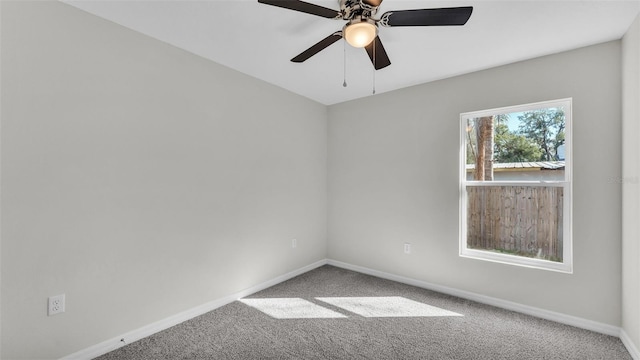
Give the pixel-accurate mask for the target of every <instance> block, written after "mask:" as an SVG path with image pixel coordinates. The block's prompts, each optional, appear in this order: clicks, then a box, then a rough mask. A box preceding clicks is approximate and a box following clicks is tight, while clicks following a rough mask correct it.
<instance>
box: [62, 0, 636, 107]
mask: <svg viewBox="0 0 640 360" xmlns="http://www.w3.org/2000/svg"><path fill="white" fill-rule="evenodd" d="M64 2H65V3H68V4H70V5H72V6H75V7H77V8H80V9H83V10H85V11H87V12H89V13H92V14H95V15H98V16H100V17H103V18H105V19H108V20H110V21H113V22H115V23H117V24H120V25H123V26H125V27H128V28H130V29H133V30H136V31H138V32H141V33H143V34H146V35H148V36H150V37H153V38H156V39H158V40H161V41H164V42H166V43H169V44H172V45H174V46H177V47H179V48H182V49H185V50H187V51H190V52H192V53H194V54H197V55H200V56H203V57H205V58H209V59H211V60H213V61H215V62H217V63H220V64H223V65H225V66H228V67H230V68H233V69H235V70H238V71H240V72H242V73H245V74H248V75H251V76H253V77H256V78H259V79H262V80H264V81H267V82H269V83H272V84H275V85H278V86H280V87H283V88H285V89H288V90H289V91H292V92H294V93H297V94H300V95H303V96H305V97H308V98H310V99H313V100H316V101H318V102H320V103H323V104H326V105H330V104H335V103H339V102H343V101H347V100H351V99H356V98H360V97H365V96H370V95H371V94H372V89H373V84H374V79H375V88H376V93H382V92H386V91H391V90H395V89H399V88H403V87H407V86H411V85H416V84H420V83H424V82H429V81H433V80H437V79H442V78H446V77H451V76H455V75H460V74H464V73H469V72H473V71H477V70H481V69H486V68H490V67H494V66H498V65H503V64H507V63H512V62H515V61H520V60H525V59H530V58H534V57H538V56H542V55H547V54H552V53H556V52H560V51H565V50H569V49H575V48H578V47H582V46H587V45H592V44H596V43H600V42H604V41H609V40H615V39H620V38H621V37H622V36H623V35H624V33H625V32H626V30H627V29H628V28H629V26H630V25H631V23H632V22H633V21H634V19H635V17H636V16H637V15H638V13H639V12H640V0H623V1H617V0H607V1H578V0H571V1H557V0H553V1H515V0H510V1H507V0H503V1H486V0H480V1H479V0H468V1H459V0H448V1H432V0H422V1H404V0H385V1H384V2H383V3H382V5H381V6H380V10H379V13H378V15H381V14H382V13H384V12H386V11H389V10H404V9H422V8H438V7H456V6H469V5H471V6H473V7H474V10H473V14H472V15H471V18H470V19H469V21H468V22H467V24H466V25H465V26H451V27H394V28H384V27H381V28H380V33H379V36H380V39H381V40H382V42H383V44H384V46H385V49H386V50H387V53H388V55H389V58H390V59H391V66H389V67H387V68H384V69H381V70H379V71H376V72H375V76H374V71H373V67H372V66H371V62H370V60H369V58H368V56H367V55H366V52H365V51H364V50H363V49H355V48H351V47H350V46H349V45H346V46H344V45H343V42H342V41H339V42H337V43H335V44H333V45H331V46H329V47H328V48H327V49H325V50H323V51H322V52H320V53H318V54H317V55H315V56H313V57H312V58H310V59H309V60H307V61H306V62H304V63H300V64H297V63H292V62H290V61H289V60H290V59H291V58H292V57H294V56H296V55H298V54H299V53H300V52H302V51H303V50H305V49H307V48H308V47H309V46H311V45H313V44H315V43H316V42H318V41H319V40H321V39H323V38H324V37H326V36H328V35H329V34H331V33H333V32H335V31H337V30H339V29H341V27H342V26H343V25H344V23H345V21H338V20H331V19H325V18H321V17H317V16H314V15H309V14H305V13H301V12H296V11H291V10H288V9H283V8H278V7H274V6H269V5H264V4H259V3H258V1H257V0H233V1H225V0H207V1H202V0H201V1H188V0H171V1H149V0H147V1H122V0H117V1H116V0H66V1H64ZM307 2H312V3H314V4H318V5H322V6H325V7H328V8H333V9H336V10H337V9H339V6H338V1H337V0H322V1H320V0H308V1H307ZM345 54H346V79H347V84H348V86H347V87H346V88H345V87H343V86H342V83H343V77H344V64H345Z"/></svg>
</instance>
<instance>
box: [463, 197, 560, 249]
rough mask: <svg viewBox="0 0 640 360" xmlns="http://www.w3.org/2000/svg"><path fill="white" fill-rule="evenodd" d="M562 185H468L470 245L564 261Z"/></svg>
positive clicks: (468, 235) (468, 232)
mask: <svg viewBox="0 0 640 360" xmlns="http://www.w3.org/2000/svg"><path fill="white" fill-rule="evenodd" d="M562 197H563V188H562V187H545V186H467V247H469V248H471V249H481V250H493V251H499V252H504V253H510V254H516V255H521V256H529V257H536V258H542V259H546V260H551V261H562V232H563V230H562V213H563V209H562V204H563V201H562Z"/></svg>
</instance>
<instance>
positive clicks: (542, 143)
mask: <svg viewBox="0 0 640 360" xmlns="http://www.w3.org/2000/svg"><path fill="white" fill-rule="evenodd" d="M518 120H520V126H519V128H518V133H519V134H520V135H523V136H524V137H526V138H527V139H529V140H531V141H532V142H533V143H535V144H536V145H537V146H538V147H539V148H540V152H541V155H540V158H539V159H538V160H541V161H552V160H557V153H558V147H559V146H560V145H562V144H564V129H565V122H564V111H562V110H561V109H540V110H534V111H527V112H524V113H523V114H522V115H520V116H518Z"/></svg>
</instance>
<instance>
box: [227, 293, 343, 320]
mask: <svg viewBox="0 0 640 360" xmlns="http://www.w3.org/2000/svg"><path fill="white" fill-rule="evenodd" d="M239 301H240V302H242V303H244V304H246V305H249V306H251V307H253V308H255V309H258V310H260V311H262V312H263V313H265V314H267V315H269V316H271V317H273V318H276V319H328V318H346V316H345V315H343V314H340V313H338V312H335V311H333V310H329V309H327V308H324V307H322V306H320V305H316V304H314V303H312V302H310V301H307V300H304V299H300V298H273V299H268V298H267V299H240V300H239Z"/></svg>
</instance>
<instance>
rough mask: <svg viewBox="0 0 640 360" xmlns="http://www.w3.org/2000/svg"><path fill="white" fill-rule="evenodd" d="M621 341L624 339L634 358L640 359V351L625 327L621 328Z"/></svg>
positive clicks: (635, 359) (634, 359)
mask: <svg viewBox="0 0 640 360" xmlns="http://www.w3.org/2000/svg"><path fill="white" fill-rule="evenodd" d="M620 341H622V343H623V344H624V346H625V347H626V348H627V350H628V351H629V354H631V357H632V358H633V360H640V351H639V350H638V348H637V347H636V346H635V345H634V343H633V341H631V338H629V335H627V332H626V331H624V329H622V330H620Z"/></svg>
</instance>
